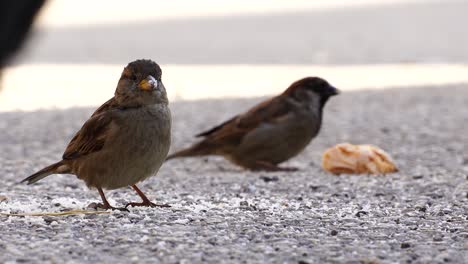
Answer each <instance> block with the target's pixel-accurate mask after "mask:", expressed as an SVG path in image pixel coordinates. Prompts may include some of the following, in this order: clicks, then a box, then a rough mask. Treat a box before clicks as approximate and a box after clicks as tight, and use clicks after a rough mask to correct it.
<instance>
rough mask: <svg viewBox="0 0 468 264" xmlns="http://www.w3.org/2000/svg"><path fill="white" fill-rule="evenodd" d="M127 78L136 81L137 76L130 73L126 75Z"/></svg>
mask: <svg viewBox="0 0 468 264" xmlns="http://www.w3.org/2000/svg"><path fill="white" fill-rule="evenodd" d="M128 79H130V80H132V81H136V79H137V77H136V76H135V75H133V74H132V75H130V76H128Z"/></svg>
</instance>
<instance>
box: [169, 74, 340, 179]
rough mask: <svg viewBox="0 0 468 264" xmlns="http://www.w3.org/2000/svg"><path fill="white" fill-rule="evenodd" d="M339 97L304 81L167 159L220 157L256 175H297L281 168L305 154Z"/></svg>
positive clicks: (318, 82) (321, 84) (321, 83)
mask: <svg viewBox="0 0 468 264" xmlns="http://www.w3.org/2000/svg"><path fill="white" fill-rule="evenodd" d="M338 93H339V91H338V90H337V89H336V88H334V87H333V86H331V85H330V84H329V83H328V82H327V81H325V80H323V79H321V78H318V77H307V78H304V79H301V80H298V81H296V82H294V83H293V84H291V86H289V88H288V89H286V91H284V92H283V93H282V94H280V95H278V96H276V97H273V98H271V99H268V100H266V101H264V102H262V103H260V104H258V105H257V106H255V107H253V108H252V109H250V110H249V111H247V112H245V113H243V114H240V115H237V116H235V117H233V118H231V119H229V120H228V121H226V122H224V123H222V124H220V125H218V126H216V127H214V128H212V129H210V130H208V131H205V132H203V133H200V134H198V135H197V137H204V138H203V140H201V141H200V142H198V143H196V144H195V145H193V146H191V147H189V148H187V149H183V150H181V151H178V152H176V153H174V154H172V155H169V156H168V157H167V159H166V160H169V159H173V158H179V157H190V156H204V155H220V156H223V157H225V158H226V159H228V160H230V161H231V162H233V163H235V164H237V165H239V166H241V167H244V168H247V169H250V170H266V171H280V170H296V169H295V168H282V167H278V164H279V163H281V162H283V161H286V160H288V159H290V158H292V157H294V156H296V155H297V154H299V153H300V152H301V151H302V150H303V149H304V148H305V147H306V146H307V144H309V142H310V141H311V140H312V139H313V138H314V137H315V136H316V135H317V134H318V132H319V130H320V125H321V123H322V111H323V107H324V106H325V103H326V102H327V100H328V99H329V98H330V97H331V96H334V95H337V94H338Z"/></svg>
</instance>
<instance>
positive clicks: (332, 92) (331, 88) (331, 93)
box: [328, 85, 341, 96]
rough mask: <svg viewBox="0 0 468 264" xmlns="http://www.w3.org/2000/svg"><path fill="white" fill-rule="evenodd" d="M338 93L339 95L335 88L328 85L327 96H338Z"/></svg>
mask: <svg viewBox="0 0 468 264" xmlns="http://www.w3.org/2000/svg"><path fill="white" fill-rule="evenodd" d="M340 93H341V91H340V90H338V89H337V88H336V87H334V86H331V85H329V87H328V94H329V95H330V96H334V95H338V94H340Z"/></svg>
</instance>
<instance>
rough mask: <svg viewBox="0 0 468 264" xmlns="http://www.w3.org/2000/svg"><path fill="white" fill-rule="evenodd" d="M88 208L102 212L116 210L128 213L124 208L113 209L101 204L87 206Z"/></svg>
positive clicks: (108, 205)
mask: <svg viewBox="0 0 468 264" xmlns="http://www.w3.org/2000/svg"><path fill="white" fill-rule="evenodd" d="M88 208H92V209H103V210H109V209H111V210H112V211H115V210H118V211H121V212H130V211H129V210H128V209H127V208H124V207H113V206H111V205H110V204H103V203H91V204H89V205H88Z"/></svg>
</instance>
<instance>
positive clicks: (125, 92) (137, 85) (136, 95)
mask: <svg viewBox="0 0 468 264" xmlns="http://www.w3.org/2000/svg"><path fill="white" fill-rule="evenodd" d="M161 74H162V72H161V68H160V67H159V65H158V64H157V63H155V62H154V61H152V60H136V61H133V62H130V63H129V64H128V65H127V66H126V67H125V68H124V70H123V72H122V76H120V80H119V83H118V84H117V89H116V90H115V98H116V99H117V101H118V102H119V103H121V104H123V105H132V106H139V105H150V104H157V103H165V104H167V102H168V101H167V94H166V89H165V87H164V85H163V83H162V81H161Z"/></svg>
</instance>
